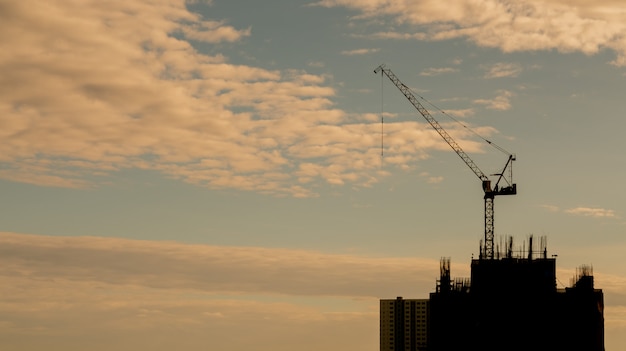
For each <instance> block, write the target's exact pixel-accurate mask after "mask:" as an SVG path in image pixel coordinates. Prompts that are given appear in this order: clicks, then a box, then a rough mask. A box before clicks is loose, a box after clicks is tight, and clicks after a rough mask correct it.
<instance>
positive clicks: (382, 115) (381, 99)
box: [380, 74, 385, 166]
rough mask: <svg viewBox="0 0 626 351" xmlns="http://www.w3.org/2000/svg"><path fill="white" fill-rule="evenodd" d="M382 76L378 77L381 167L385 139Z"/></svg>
mask: <svg viewBox="0 0 626 351" xmlns="http://www.w3.org/2000/svg"><path fill="white" fill-rule="evenodd" d="M383 78H384V77H383V75H382V74H381V75H380V164H381V166H382V165H383V152H384V138H385V130H384V121H385V112H384V108H385V103H384V102H385V101H384V96H383V83H384V79H383Z"/></svg>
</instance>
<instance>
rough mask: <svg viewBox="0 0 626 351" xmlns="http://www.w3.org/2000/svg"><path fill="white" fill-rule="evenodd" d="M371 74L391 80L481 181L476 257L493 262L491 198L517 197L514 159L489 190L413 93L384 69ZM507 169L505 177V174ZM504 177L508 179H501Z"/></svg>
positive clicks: (486, 179) (510, 158) (510, 156)
mask: <svg viewBox="0 0 626 351" xmlns="http://www.w3.org/2000/svg"><path fill="white" fill-rule="evenodd" d="M374 73H375V74H378V73H380V74H381V75H382V74H384V75H385V76H387V78H389V80H391V82H392V83H393V84H394V85H395V86H396V87H397V88H398V89H399V90H400V91H401V92H402V94H404V96H405V97H406V98H407V99H408V100H409V102H411V104H412V105H413V106H414V107H415V108H416V109H417V111H419V113H420V114H421V115H422V116H423V117H424V118H425V119H426V121H428V123H429V124H430V125H431V126H432V127H433V128H434V129H435V130H436V131H437V133H439V135H441V137H442V138H443V140H445V142H446V143H448V145H450V147H451V148H452V150H454V152H456V154H457V155H459V157H461V159H462V160H463V162H465V164H466V165H467V166H468V167H469V168H470V169H471V170H472V172H474V174H475V175H476V176H477V177H478V178H479V179H480V180H481V181H482V187H483V191H484V193H485V195H484V200H485V237H484V243H483V245H484V246H483V247H482V248H481V253H480V257H481V258H485V259H493V258H494V236H495V235H494V220H493V218H494V206H493V205H494V204H493V202H494V198H495V197H496V196H497V195H515V194H517V186H516V184H514V183H513V161H515V155H513V154H509V153H507V154H508V160H507V161H506V164H505V165H504V168H503V169H502V172H500V173H496V174H493V175H494V176H499V177H498V180H497V181H496V183H495V186H494V187H492V186H491V179H489V177H487V176H486V175H485V174H484V173H483V171H481V170H480V168H478V166H477V165H476V164H475V163H474V161H473V160H472V159H471V158H470V157H469V156H468V155H467V154H466V153H465V151H463V149H462V148H461V147H460V146H459V144H457V142H456V141H455V140H454V139H453V138H452V137H451V136H450V134H448V132H446V130H445V129H443V127H442V126H441V125H440V124H439V122H437V120H436V119H434V118H433V116H431V114H430V112H428V110H427V109H426V108H425V107H424V106H423V105H422V104H421V103H420V102H419V101H418V100H417V98H416V97H415V95H414V94H413V92H412V91H411V89H410V88H409V87H407V86H406V85H405V84H404V83H402V82H401V81H400V79H399V78H398V77H396V75H395V74H394V73H393V72H392V71H391V70H390V69H389V68H386V67H385V66H384V65H380V66H378V67H377V68H376V69H375V70H374ZM485 141H486V142H487V143H489V144H490V145H492V146H494V147H496V148H498V149H499V150H501V151H504V150H503V149H502V148H500V147H498V146H497V145H495V144H493V143H492V142H490V141H489V140H486V139H485ZM507 169H508V174H507V173H506V172H507ZM505 174H507V175H508V176H505ZM501 180H504V182H505V183H506V185H503V186H502V187H499V184H500V181H501Z"/></svg>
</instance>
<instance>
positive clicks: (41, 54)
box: [0, 0, 626, 351]
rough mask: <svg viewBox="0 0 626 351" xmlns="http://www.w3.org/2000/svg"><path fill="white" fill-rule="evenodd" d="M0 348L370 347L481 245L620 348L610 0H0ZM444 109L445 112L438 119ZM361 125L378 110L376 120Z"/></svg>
mask: <svg viewBox="0 0 626 351" xmlns="http://www.w3.org/2000/svg"><path fill="white" fill-rule="evenodd" d="M0 38H1V41H0V43H1V44H0V45H1V46H2V50H0V69H1V72H2V74H0V90H1V91H0V126H1V128H0V138H1V142H0V191H1V193H2V194H3V196H2V201H1V202H0V204H1V208H0V286H1V288H0V349H2V350H20V351H30V350H51V351H53V350H63V351H79V350H80V351H82V350H94V351H101V350H119V351H126V350H133V351H135V350H152V351H162V350H163V351H164V350H191V351H193V350H224V351H239V350H255V351H270V350H271V351H293V350H299V351H317V350H326V351H339V350H341V351H346V350H354V351H357V350H358V351H376V350H378V349H379V344H378V300H379V299H381V298H395V297H396V296H403V297H405V298H427V297H428V293H430V292H431V291H433V290H434V288H435V282H436V279H437V278H438V273H439V260H440V259H441V257H450V258H451V261H452V275H453V276H458V277H465V276H469V263H470V261H471V258H472V257H473V256H474V257H476V256H477V255H478V252H479V251H478V250H479V241H480V240H481V239H482V237H483V192H482V189H481V182H480V180H479V179H478V178H477V177H476V176H475V175H474V174H473V173H472V171H471V170H470V169H469V168H468V167H467V166H466V165H465V164H464V163H463V161H462V160H461V159H460V158H459V157H458V156H457V155H456V154H455V153H454V152H453V151H452V149H451V148H450V147H449V146H448V145H447V144H446V143H445V142H444V141H443V139H442V138H441V137H440V136H439V135H438V134H437V133H436V132H435V131H434V130H433V129H432V128H431V127H430V126H429V125H428V124H427V123H426V121H425V120H424V119H423V118H422V116H421V115H420V114H419V113H417V111H416V110H415V108H414V107H413V106H412V105H411V104H410V103H409V101H408V100H407V99H406V98H405V97H404V96H403V95H402V94H401V93H400V92H399V91H398V89H396V87H395V86H393V84H391V83H390V81H389V80H388V79H386V78H384V77H381V75H380V74H379V75H375V74H374V72H373V71H374V69H375V68H376V67H377V66H379V65H380V64H385V65H386V67H388V68H390V69H391V70H392V71H393V72H394V73H395V74H396V75H397V76H398V77H399V78H400V79H401V80H402V81H403V82H404V83H405V84H406V85H407V86H409V87H410V88H411V89H412V90H413V91H414V93H415V94H416V95H417V96H419V97H420V98H423V99H424V100H423V104H424V105H425V106H426V107H427V108H428V109H429V110H430V112H431V114H432V115H433V117H435V118H436V119H437V120H438V121H439V123H440V124H441V125H442V126H443V127H444V128H446V130H447V131H448V133H449V134H450V135H451V136H452V137H454V138H455V140H456V141H457V142H458V143H459V145H460V146H461V147H463V149H464V150H465V151H466V152H467V154H468V155H470V156H471V157H472V159H473V160H474V161H475V162H476V164H477V165H478V166H479V167H480V169H481V170H482V171H483V172H484V173H485V174H488V175H489V174H493V173H495V172H499V171H500V170H501V168H502V167H503V166H504V164H505V162H506V160H507V154H505V153H502V152H500V151H498V150H496V149H495V148H493V147H491V146H490V145H489V144H488V143H485V142H484V141H483V140H482V139H481V137H482V138H485V139H487V140H489V141H491V142H493V143H494V144H497V145H498V146H500V147H501V148H503V149H505V150H506V151H508V152H510V153H513V154H515V155H516V157H517V161H515V163H514V166H513V167H514V168H513V177H514V181H515V182H516V183H517V187H518V194H517V195H516V196H506V197H498V198H496V201H495V230H496V235H498V236H507V235H512V236H514V237H515V240H516V241H517V243H518V244H519V245H520V246H521V245H522V243H523V242H524V241H525V240H526V239H527V238H528V236H530V235H533V236H535V237H540V236H545V237H547V240H548V251H549V254H550V255H553V254H554V255H558V259H557V277H558V284H557V285H558V287H559V288H562V287H565V286H569V285H570V279H571V278H572V276H573V275H574V272H575V270H576V268H577V267H579V266H580V265H583V264H585V265H592V266H593V270H594V276H595V283H596V287H597V288H601V289H603V291H604V297H605V329H606V330H605V340H606V349H607V350H608V351H614V350H615V351H617V350H623V349H626V258H625V256H624V252H626V236H625V235H624V233H625V232H626V186H625V185H624V184H623V181H624V179H626V162H625V157H624V155H623V153H624V150H626V137H625V135H624V133H625V131H626V116H625V111H626V108H625V106H626V4H624V2H623V1H619V0H595V1H591V0H543V1H530V0H528V1H527V0H520V1H502V0H451V1H441V0H415V1H408V0H290V1H288V0H267V1H252V0H248V1H243V0H213V1H211V0H204V1H203V0H196V1H191V0H188V1H185V0H124V1H97V0H45V1H38V0H20V1H14V0H0ZM442 111H443V112H442ZM381 116H384V124H381Z"/></svg>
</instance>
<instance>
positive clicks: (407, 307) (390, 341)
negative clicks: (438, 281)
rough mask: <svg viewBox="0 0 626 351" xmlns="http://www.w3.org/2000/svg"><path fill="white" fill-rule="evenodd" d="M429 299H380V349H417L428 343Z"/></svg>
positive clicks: (388, 350) (415, 350)
mask: <svg viewBox="0 0 626 351" xmlns="http://www.w3.org/2000/svg"><path fill="white" fill-rule="evenodd" d="M428 304H429V300H428V299H408V300H404V299H402V297H397V298H396V299H389V300H380V350H381V351H417V350H422V349H424V348H425V347H426V346H427V345H428Z"/></svg>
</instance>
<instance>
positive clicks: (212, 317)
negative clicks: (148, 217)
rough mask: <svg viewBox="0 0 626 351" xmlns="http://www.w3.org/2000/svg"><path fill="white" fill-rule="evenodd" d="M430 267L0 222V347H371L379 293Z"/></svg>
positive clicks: (430, 271)
mask: <svg viewBox="0 0 626 351" xmlns="http://www.w3.org/2000/svg"><path fill="white" fill-rule="evenodd" d="M438 266H439V265H438V262H436V261H435V260H427V259H415V258H386V257H368V256H358V255H349V254H326V253H321V252H315V251H306V250H297V249H271V248H255V247H227V246H211V245H190V244H180V243H175V242H156V241H137V240H127V239H118V238H103V237H47V236H37V235H24V234H14V233H0V284H2V286H3V289H0V301H1V302H0V315H2V317H1V318H0V325H2V328H0V348H2V349H7V350H16V349H19V350H38V349H47V350H65V351H69V350H84V349H85V347H86V346H85V345H87V344H89V345H91V344H92V343H94V340H97V341H98V342H95V344H94V345H93V347H91V346H89V347H88V348H89V349H93V350H111V349H115V350H137V349H153V350H171V349H175V348H184V349H185V350H206V349H207V348H209V349H219V350H241V349H250V348H253V349H255V350H260V351H265V350H285V351H286V350H293V349H294V347H295V346H296V345H298V344H300V346H298V347H296V348H297V349H301V350H311V351H313V350H319V349H326V350H339V349H345V348H346V345H357V346H359V348H360V349H367V348H368V347H372V345H377V342H376V341H377V338H378V333H377V332H376V330H377V325H378V324H377V323H378V299H379V298H395V296H397V294H405V295H406V296H409V295H413V294H423V295H427V293H428V292H429V291H431V290H432V289H434V285H435V280H436V275H437V274H438ZM420 291H421V293H420ZM242 330H243V331H245V335H246V337H245V338H242V337H241V333H242ZM319 335H326V336H327V337H325V338H319ZM363 335H366V337H363Z"/></svg>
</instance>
